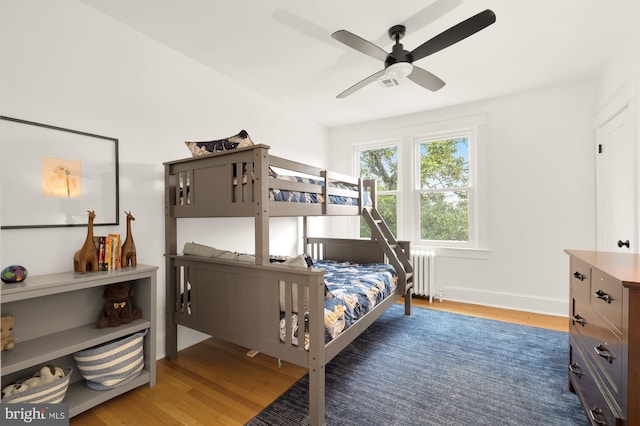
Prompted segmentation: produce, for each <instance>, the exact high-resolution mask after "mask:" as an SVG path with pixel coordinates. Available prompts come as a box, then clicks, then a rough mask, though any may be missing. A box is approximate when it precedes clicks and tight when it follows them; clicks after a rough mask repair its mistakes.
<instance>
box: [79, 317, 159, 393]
mask: <svg viewBox="0 0 640 426" xmlns="http://www.w3.org/2000/svg"><path fill="white" fill-rule="evenodd" d="M146 334H147V330H145V331H141V332H139V333H136V334H132V335H130V336H126V337H123V338H121V339H118V340H113V341H111V342H109V343H105V344H104V345H100V346H95V347H93V348H89V349H85V350H82V351H79V352H76V353H74V354H73V357H74V358H75V360H76V365H77V367H78V371H80V374H81V375H82V377H83V378H84V379H85V380H86V383H87V386H88V387H89V388H91V389H93V390H108V389H113V388H117V387H119V386H123V385H125V384H127V383H129V382H130V381H132V380H133V379H135V378H136V377H138V376H139V375H140V373H141V372H142V369H143V368H144V347H143V341H144V336H145V335H146Z"/></svg>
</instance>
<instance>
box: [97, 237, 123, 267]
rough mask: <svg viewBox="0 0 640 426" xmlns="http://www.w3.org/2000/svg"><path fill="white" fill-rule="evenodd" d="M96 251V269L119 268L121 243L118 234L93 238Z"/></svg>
mask: <svg viewBox="0 0 640 426" xmlns="http://www.w3.org/2000/svg"><path fill="white" fill-rule="evenodd" d="M93 240H94V242H95V244H96V249H97V251H98V270H100V271H111V270H114V269H120V259H121V252H122V243H121V242H120V234H109V235H106V236H97V237H94V238H93Z"/></svg>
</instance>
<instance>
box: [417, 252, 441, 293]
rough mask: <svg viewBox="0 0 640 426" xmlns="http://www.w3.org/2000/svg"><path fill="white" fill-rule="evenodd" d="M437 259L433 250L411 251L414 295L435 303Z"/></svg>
mask: <svg viewBox="0 0 640 426" xmlns="http://www.w3.org/2000/svg"><path fill="white" fill-rule="evenodd" d="M435 258H436V253H435V252H434V251H431V250H411V263H412V264H413V294H415V295H417V296H426V297H428V298H429V302H432V301H433V294H434V292H435Z"/></svg>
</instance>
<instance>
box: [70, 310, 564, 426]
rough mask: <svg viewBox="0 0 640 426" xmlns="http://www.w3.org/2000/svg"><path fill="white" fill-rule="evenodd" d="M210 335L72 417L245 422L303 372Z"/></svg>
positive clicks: (543, 323)
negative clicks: (149, 380)
mask: <svg viewBox="0 0 640 426" xmlns="http://www.w3.org/2000/svg"><path fill="white" fill-rule="evenodd" d="M414 306H421V307H427V308H431V309H441V310H446V311H450V312H456V313H461V314H466V315H473V316H479V317H484V318H490V319H496V320H500V321H505V322H511V323H518V324H525V325H530V326H535V327H542V328H549V329H552V330H559V331H568V328H569V322H568V320H567V318H566V317H556V316H549V315H540V314H532V313H528V312H519V311H511V310H503V309H496V308H489V307H485V306H477V305H468V304H462V303H456V302H449V301H444V302H442V303H440V302H438V301H437V300H436V301H434V302H433V303H432V304H429V303H428V302H427V301H426V300H425V299H420V298H414ZM246 353H247V349H245V348H241V347H238V346H235V345H232V344H229V343H225V342H219V341H217V340H214V339H209V340H206V341H204V342H201V343H199V344H197V345H194V346H192V347H190V348H188V349H185V350H183V351H181V352H180V353H179V356H178V358H177V359H175V360H173V361H167V360H166V359H163V360H160V361H158V363H157V384H156V386H155V387H153V388H149V387H146V386H145V387H141V388H138V389H135V390H132V391H130V392H128V393H126V394H124V395H122V396H120V397H117V398H115V399H113V400H110V401H108V402H106V403H104V404H101V405H100V406H98V407H95V408H93V409H92V410H89V411H86V412H84V413H82V414H80V415H78V416H76V417H74V418H72V419H71V421H70V425H71V426H87V425H109V426H113V425H244V424H245V423H246V422H247V421H249V420H250V419H251V418H253V417H254V416H255V415H256V414H258V413H259V412H260V411H262V409H263V408H265V407H266V406H268V405H269V404H270V403H271V402H273V401H274V400H275V399H276V398H277V397H278V396H280V395H281V394H282V393H283V392H284V391H285V390H287V389H288V388H289V387H291V385H293V384H294V383H295V382H296V381H297V380H298V379H300V378H301V377H302V376H304V374H305V373H306V370H305V369H303V368H300V367H297V366H294V365H292V364H289V363H284V362H283V363H282V368H278V363H277V361H276V360H275V359H273V358H271V357H268V356H265V355H263V354H259V355H258V356H256V357H255V358H249V357H247V356H246Z"/></svg>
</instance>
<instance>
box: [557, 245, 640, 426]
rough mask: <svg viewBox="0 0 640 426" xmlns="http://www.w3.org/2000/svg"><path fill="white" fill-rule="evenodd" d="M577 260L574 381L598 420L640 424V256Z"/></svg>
mask: <svg viewBox="0 0 640 426" xmlns="http://www.w3.org/2000/svg"><path fill="white" fill-rule="evenodd" d="M565 251H566V253H567V254H569V256H570V258H571V260H570V262H571V267H570V282H571V299H570V301H571V303H570V308H569V310H570V312H569V322H570V333H569V345H570V346H569V386H570V389H571V390H572V391H573V392H575V393H577V395H578V396H579V397H580V401H581V402H582V405H583V406H584V409H585V412H586V413H587V416H588V417H589V420H590V421H591V423H592V424H594V425H611V426H612V425H640V255H638V254H626V253H606V252H594V251H579V250H565Z"/></svg>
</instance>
